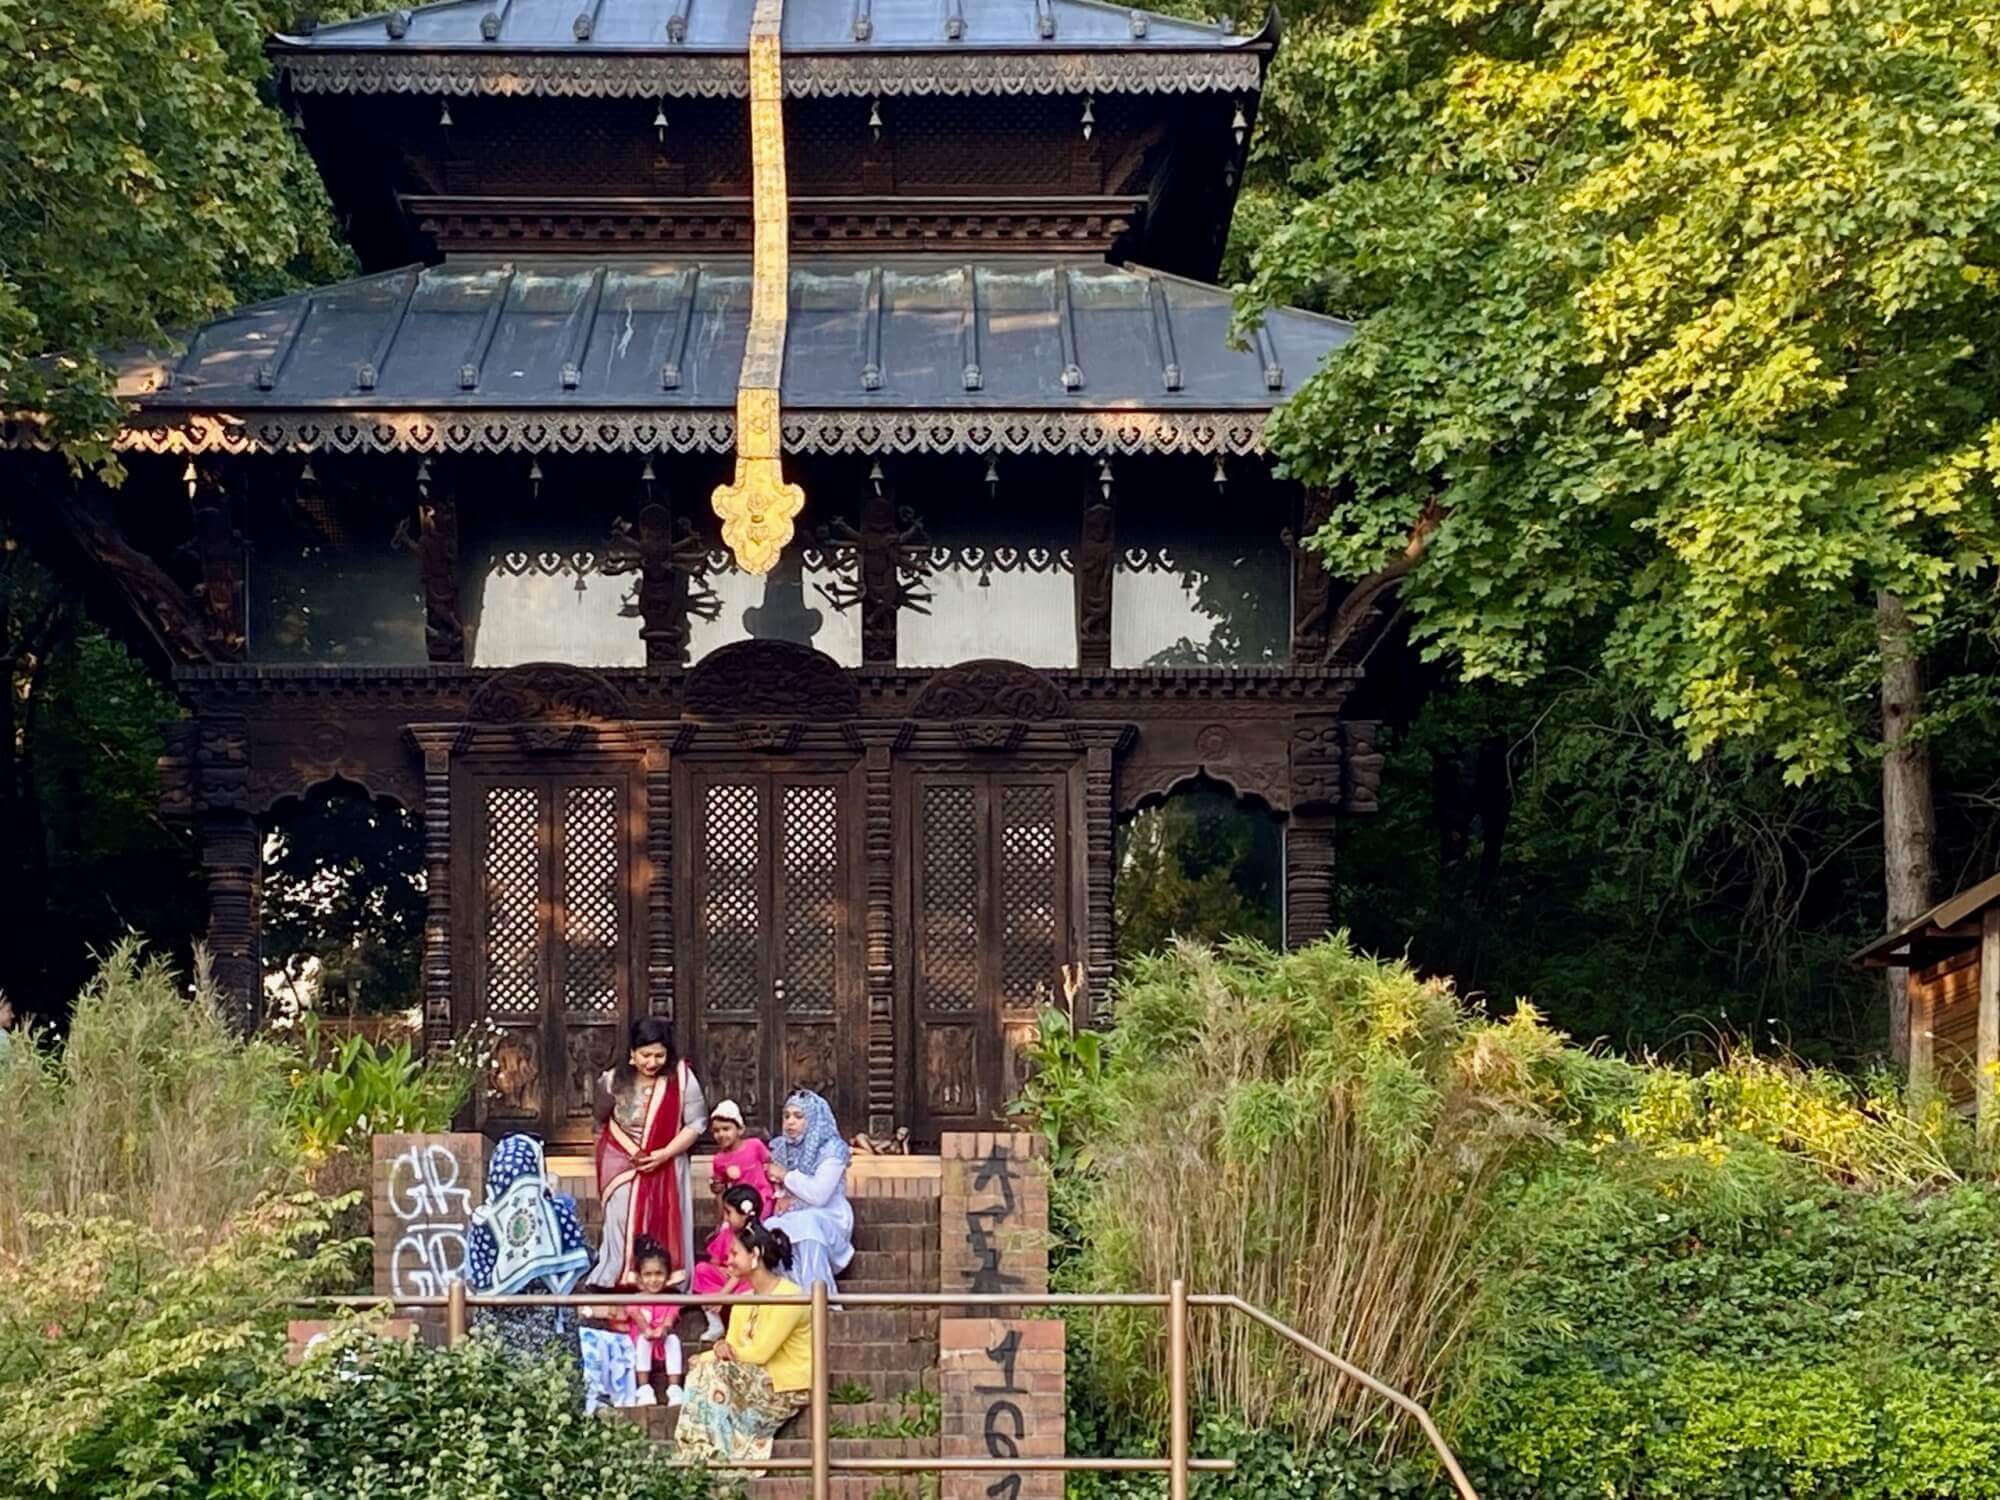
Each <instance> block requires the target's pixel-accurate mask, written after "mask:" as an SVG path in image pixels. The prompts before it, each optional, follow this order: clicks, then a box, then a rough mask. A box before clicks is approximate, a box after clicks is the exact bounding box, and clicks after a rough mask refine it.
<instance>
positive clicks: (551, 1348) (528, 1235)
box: [465, 1135, 590, 1359]
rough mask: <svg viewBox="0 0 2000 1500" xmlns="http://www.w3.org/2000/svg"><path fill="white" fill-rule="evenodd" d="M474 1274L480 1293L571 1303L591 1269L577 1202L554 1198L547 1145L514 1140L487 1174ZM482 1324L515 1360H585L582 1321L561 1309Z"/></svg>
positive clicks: (526, 1311)
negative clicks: (568, 1297)
mask: <svg viewBox="0 0 2000 1500" xmlns="http://www.w3.org/2000/svg"><path fill="white" fill-rule="evenodd" d="M465 1259H466V1269H467V1271H468V1273H469V1275H468V1281H469V1283H470V1285H471V1287H472V1290H473V1291H475V1292H480V1293H486V1294H489V1295H491V1294H500V1295H513V1294H515V1293H522V1294H529V1293H546V1294H549V1295H552V1296H558V1297H560V1296H563V1295H565V1294H566V1293H568V1292H569V1291H570V1290H571V1288H573V1287H574V1286H575V1285H576V1283H577V1281H578V1280H579V1279H580V1278H581V1277H582V1275H583V1273H584V1272H585V1271H587V1270H589V1269H590V1247H589V1245H588V1244H587V1243H586V1242H585V1240H584V1237H583V1224H582V1223H581V1221H580V1220H578V1218H577V1214H576V1199H574V1198H572V1197H570V1196H569V1195H568V1194H567V1193H561V1194H558V1193H554V1192H551V1191H550V1190H549V1184H548V1174H547V1169H546V1167H545V1166H544V1164H543V1161H542V1143H541V1142H540V1141H538V1140H536V1139H535V1138H534V1137H533V1136H529V1135H510V1136H508V1137H507V1138H506V1139H505V1140H503V1141H501V1142H500V1144H499V1145H497V1146H495V1147H494V1148H493V1159H492V1160H491V1161H490V1162H489V1163H487V1167H486V1202H485V1203H484V1204H483V1205H481V1207H480V1208H479V1209H478V1210H477V1211H476V1212H474V1214H473V1216H472V1232H471V1234H469V1235H468V1236H467V1237H466V1245H465ZM476 1311H477V1314H478V1316H477V1317H476V1318H475V1320H474V1321H475V1323H476V1324H477V1326H478V1327H480V1328H481V1329H482V1330H484V1331H486V1332H487V1333H490V1334H491V1335H492V1336H493V1337H495V1338H497V1339H499V1341H500V1343H501V1345H502V1346H503V1347H505V1348H506V1349H508V1350H510V1351H511V1352H513V1353H516V1354H521V1355H525V1356H527V1357H529V1358H531V1359H532V1358H539V1357H541V1356H543V1355H545V1354H548V1353H551V1352H555V1353H561V1354H563V1355H566V1356H567V1357H568V1358H570V1359H576V1358H578V1353H577V1339H576V1319H575V1318H574V1317H572V1316H571V1315H570V1312H569V1310H568V1309H567V1308H561V1307H482V1308H479V1309H477V1310H476Z"/></svg>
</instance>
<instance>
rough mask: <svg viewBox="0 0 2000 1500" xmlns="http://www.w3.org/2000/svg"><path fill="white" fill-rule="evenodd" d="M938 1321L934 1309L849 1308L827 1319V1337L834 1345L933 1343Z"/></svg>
mask: <svg viewBox="0 0 2000 1500" xmlns="http://www.w3.org/2000/svg"><path fill="white" fill-rule="evenodd" d="M937 1321H938V1320H937V1309H936V1308H934V1307H848V1308H843V1309H841V1310H840V1311H839V1312H837V1313H834V1314H833V1315H832V1316H831V1317H830V1318H829V1319H828V1324H827V1337H829V1338H830V1339H832V1340H833V1341H834V1342H835V1343H856V1342H881V1341H894V1340H896V1339H915V1338H922V1339H935V1338H936V1337H937Z"/></svg>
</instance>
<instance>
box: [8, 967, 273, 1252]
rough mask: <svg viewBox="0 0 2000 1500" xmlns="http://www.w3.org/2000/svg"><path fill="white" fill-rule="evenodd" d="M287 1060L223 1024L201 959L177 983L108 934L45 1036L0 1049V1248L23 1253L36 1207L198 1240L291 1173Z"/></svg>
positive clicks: (41, 1212)
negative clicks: (96, 963) (1, 1154)
mask: <svg viewBox="0 0 2000 1500" xmlns="http://www.w3.org/2000/svg"><path fill="white" fill-rule="evenodd" d="M290 1065H291V1064H290V1054H288V1053H287V1052H286V1051H285V1050H284V1049H282V1048H279V1047H277V1046H274V1045H272V1044H270V1043H267V1042H261V1041H250V1042H246V1041H244V1040H243V1039H242V1038H241V1037H239V1036H237V1035H236V1034H235V1033H234V1032H233V1031H231V1029H230V1027H229V1024H228V1022H227V1021H226V1020H225V1019H224V1018H223V1016H222V1013H221V1012H220V1010H219V1009H218V1008H217V1005H216V996H215V991H214V987H213V984H212V983H211V981H210V979H209V976H208V974H207V972H206V968H205V965H202V964H199V963H198V965H197V970H196V975H195V983H194V986H193V990H192V993H187V992H185V991H184V990H183V988H182V984H181V981H180V979H179V977H178V976H177V975H176V974H175V973H174V971H173V969H172V968H171V967H170V966H169V965H168V964H167V963H166V962H165V961H164V960H162V959H159V958H149V957H144V956H143V954H142V949H141V945H140V943H139V942H138V941H137V940H136V939H128V940H126V941H124V942H121V943H120V944H119V945H118V946H117V947H115V948H114V949H112V951H111V953H110V954H109V956H108V957H106V958H105V959H104V961H103V963H102V964H101V965H100V967H99V968H98V971H97V974H96V976H95V977H94V978H93V979H92V980H91V982H90V983H89V984H88V985H87V986H86V987H85V988H84V990H83V992H82V993H81V994H80V995H78V996H77V1000H76V1007H75V1011H74V1013H73V1015H72V1017H71V1021H70V1028H69V1034H68V1036H67V1037H66V1038H64V1039H63V1041H62V1042H61V1043H60V1044H59V1045H58V1044H55V1043H53V1042H51V1041H50V1040H49V1039H48V1037H47V1036H46V1035H45V1034H40V1035H29V1036H20V1037H17V1038H16V1044H15V1045H14V1046H12V1047H9V1048H7V1049H6V1051H5V1053H4V1054H0V1141H4V1142H6V1154H7V1155H6V1167H5V1170H4V1171H0V1254H4V1255H11V1256H15V1257H23V1256H30V1255H32V1254H34V1253H35V1251H36V1250H37V1248H38V1245H39V1242H40V1233H39V1232H38V1231H37V1230H36V1229H35V1228H34V1227H33V1224H34V1221H35V1219H36V1217H37V1216H49V1217H50V1218H51V1219H52V1220H53V1221H54V1222H55V1223H56V1224H57V1225H62V1224H66V1223H70V1222H74V1221H79V1220H85V1219H97V1218H116V1219H125V1220H130V1221H131V1222H133V1223H135V1224H140V1225H144V1226H146V1227H147V1228H149V1229H150V1230H152V1231H154V1232H155V1233H157V1234H158V1235H160V1236H161V1237H162V1239H163V1240H165V1241H168V1242H172V1243H178V1242H181V1241H187V1242H189V1243H191V1244H194V1245H202V1244H207V1243H210V1242H211V1241H212V1240H213V1239H214V1237H215V1236H216V1235H217V1234H219V1233H220V1232H222V1230H223V1228H224V1227H225V1226H227V1225H228V1224H229V1223H231V1222H232V1221H233V1220H234V1219H235V1218H236V1216H237V1215H238V1214H239V1213H241V1212H242V1211H243V1210H244V1209H246V1208H248V1207H249V1206H250V1205H251V1204H253V1203H255V1202H257V1201H258V1200H259V1199H261V1198H263V1197H264V1196H265V1195H267V1194H268V1193H271V1192H273V1191H276V1190H281V1189H285V1188H287V1187H291V1186H296V1185H298V1183H299V1182H300V1181H301V1180H302V1179H301V1175H300V1165H301V1164H300V1161H299V1157H298V1152H297V1150H296V1148H295V1143H294V1139H293V1136H292V1132H291V1129H290V1125H289V1118H288V1117H289V1111H290V1108H291V1097H290V1096H291V1090H290V1087H289V1084H288V1082H287V1074H288V1071H289V1069H290Z"/></svg>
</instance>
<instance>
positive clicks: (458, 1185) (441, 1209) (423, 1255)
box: [368, 1131, 487, 1330]
mask: <svg viewBox="0 0 2000 1500" xmlns="http://www.w3.org/2000/svg"><path fill="white" fill-rule="evenodd" d="M373 1146H374V1175H373V1178H372V1180H371V1182H370V1186H369V1196H368V1206H369V1218H370V1223H371V1227H372V1229H373V1232H374V1233H373V1237H374V1242H375V1292H376V1294H377V1295H378V1296H383V1297H442V1296H443V1295H444V1294H445V1289H446V1287H448V1286H449V1285H450V1284H451V1283H452V1282H453V1281H457V1280H462V1279H463V1278H464V1276H465V1244H466V1236H467V1235H468V1234H469V1233H470V1232H471V1229H472V1212H473V1210H474V1209H476V1208H478V1207H479V1206H480V1204H481V1203H483V1202H485V1200H486V1148H487V1141H486V1137H485V1136H483V1135H479V1134H477V1133H476V1132H470V1131H467V1132H460V1133H453V1134H450V1135H378V1136H376V1137H375V1139H374V1142H373ZM414 1316H415V1317H416V1319H417V1321H418V1322H420V1323H421V1324H423V1325H424V1326H425V1327H426V1328H427V1329H431V1330H438V1329H442V1328H443V1326H444V1313H443V1311H442V1309H429V1310H425V1311H423V1312H421V1313H418V1314H415V1315H414Z"/></svg>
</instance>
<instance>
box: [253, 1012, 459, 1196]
mask: <svg viewBox="0 0 2000 1500" xmlns="http://www.w3.org/2000/svg"><path fill="white" fill-rule="evenodd" d="M494 1030H495V1028H494V1027H493V1026H492V1024H491V1023H490V1022H489V1023H484V1024H482V1025H481V1026H479V1027H475V1028H473V1029H472V1030H470V1031H468V1032H466V1033H464V1034H463V1035H461V1036H460V1037H459V1038H458V1039H457V1040H456V1041H454V1042H453V1043H452V1046H451V1050H450V1051H449V1052H447V1053H446V1054H445V1055H444V1056H442V1057H437V1058H424V1057H420V1056H418V1055H417V1053H416V1051H415V1049H414V1048H412V1047H411V1045H410V1043H408V1042H407V1041H399V1042H396V1043H395V1044H394V1045H392V1046H384V1045H382V1044H381V1043H378V1042H376V1041H375V1040H374V1039H372V1038H370V1037H367V1036H363V1035H361V1034H360V1033H358V1032H357V1033H356V1034H354V1035H352V1036H349V1037H346V1038H344V1039H342V1040H341V1041H339V1042H336V1043H334V1044H332V1045H331V1046H322V1045H321V1041H320V1036H319V1021H318V1017H316V1016H314V1015H312V1014H310V1013H308V1014H307V1015H306V1016H305V1017H304V1019H303V1021H302V1023H301V1026H300V1031H299V1052H300V1055H299V1057H298V1059H297V1061H296V1062H295V1063H294V1066H293V1069H292V1073H291V1079H292V1090H293V1091H292V1120H293V1128H294V1129H295V1130H296V1132H297V1134H298V1139H299V1144H300V1146H301V1148H302V1149H303V1150H304V1152H305V1155H306V1159H307V1160H308V1161H310V1162H312V1163H314V1164H315V1165H318V1164H322V1163H324V1162H326V1161H327V1160H328V1159H329V1158H331V1157H333V1156H336V1155H338V1154H340V1153H342V1152H349V1153H353V1154H355V1155H359V1156H365V1155H366V1154H367V1152H368V1149H369V1147H368V1140H369V1137H370V1136H371V1135H394V1134H400V1133H403V1132H430V1131H439V1130H449V1129H450V1128H451V1122H452V1119H453V1117H454V1116H455V1115H457V1113H458V1112H459V1110H460V1109H461V1108H463V1107H464V1105H465V1103H466V1101H467V1100H468V1099H470V1098H471V1097H472V1089H473V1085H474V1084H475V1082H476V1081H477V1080H478V1079H479V1078H480V1077H482V1076H483V1074H484V1070H485V1067H486V1064H487V1063H488V1062H489V1061H490V1059H489V1057H488V1056H487V1054H486V1051H485V1049H486V1048H487V1047H488V1045H489V1044H490V1040H491V1038H492V1036H493V1034H494Z"/></svg>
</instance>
